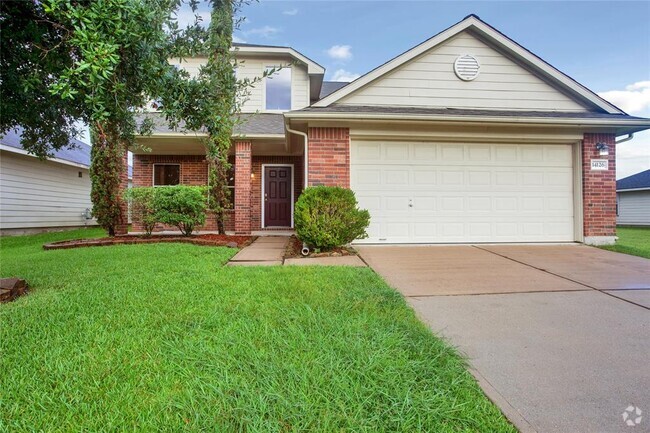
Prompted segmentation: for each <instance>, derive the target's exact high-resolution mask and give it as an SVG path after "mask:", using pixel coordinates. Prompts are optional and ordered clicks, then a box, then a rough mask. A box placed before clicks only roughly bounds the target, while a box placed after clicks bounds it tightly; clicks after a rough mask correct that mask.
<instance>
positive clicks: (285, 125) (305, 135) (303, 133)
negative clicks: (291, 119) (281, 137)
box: [284, 123, 309, 189]
mask: <svg viewBox="0 0 650 433" xmlns="http://www.w3.org/2000/svg"><path fill="white" fill-rule="evenodd" d="M284 127H285V128H286V129H287V131H288V132H289V133H291V134H298V135H302V137H303V138H304V139H305V140H304V141H305V164H304V165H305V173H304V175H303V180H302V189H305V188H307V185H309V182H308V176H309V168H308V166H309V154H308V148H309V138H308V137H307V134H306V133H305V132H302V131H296V130H295V129H291V128H289V125H288V124H287V123H285V124H284Z"/></svg>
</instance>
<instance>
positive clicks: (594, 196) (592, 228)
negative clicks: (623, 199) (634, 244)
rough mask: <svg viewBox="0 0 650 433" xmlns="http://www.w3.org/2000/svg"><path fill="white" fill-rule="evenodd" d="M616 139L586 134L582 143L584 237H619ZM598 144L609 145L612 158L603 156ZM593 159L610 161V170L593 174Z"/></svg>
mask: <svg viewBox="0 0 650 433" xmlns="http://www.w3.org/2000/svg"><path fill="white" fill-rule="evenodd" d="M615 142H616V136H615V135H614V134H591V133H589V134H584V137H583V141H582V196H583V224H584V236H585V238H586V237H593V236H616V143H615ZM596 143H606V144H607V146H608V147H609V155H608V156H601V155H600V154H599V151H598V150H596ZM592 159H607V160H608V161H609V168H608V170H606V171H604V170H603V171H592V170H591V160H592Z"/></svg>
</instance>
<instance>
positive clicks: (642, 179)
mask: <svg viewBox="0 0 650 433" xmlns="http://www.w3.org/2000/svg"><path fill="white" fill-rule="evenodd" d="M643 189H650V170H646V171H642V172H640V173H637V174H633V175H632V176H628V177H625V178H623V179H620V180H617V181H616V191H628V190H643Z"/></svg>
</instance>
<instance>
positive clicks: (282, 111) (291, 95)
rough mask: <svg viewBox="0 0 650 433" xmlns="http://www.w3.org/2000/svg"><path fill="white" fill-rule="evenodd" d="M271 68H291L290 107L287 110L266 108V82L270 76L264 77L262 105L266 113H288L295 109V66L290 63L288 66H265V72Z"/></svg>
mask: <svg viewBox="0 0 650 433" xmlns="http://www.w3.org/2000/svg"><path fill="white" fill-rule="evenodd" d="M270 68H281V69H289V70H290V71H291V83H290V84H289V94H290V95H289V98H290V101H289V108H287V109H286V110H270V109H268V108H266V82H267V81H268V79H269V77H264V79H263V80H262V107H263V110H262V111H263V112H264V113H286V112H287V111H291V110H292V109H293V100H294V97H293V68H292V67H291V66H290V65H288V66H282V65H274V66H268V65H267V66H264V71H263V72H264V73H265V72H266V70H267V69H270Z"/></svg>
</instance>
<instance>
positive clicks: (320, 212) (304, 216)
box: [294, 186, 370, 249]
mask: <svg viewBox="0 0 650 433" xmlns="http://www.w3.org/2000/svg"><path fill="white" fill-rule="evenodd" d="M294 222H295V226H296V234H297V235H298V238H299V239H300V240H301V241H303V242H306V243H307V244H309V245H311V246H314V247H316V248H321V249H328V248H333V247H338V246H342V245H345V244H348V243H350V242H352V241H353V240H355V239H363V238H366V237H368V235H367V233H366V228H368V225H369V224H370V213H368V211H367V210H361V209H359V208H358V206H357V199H356V198H355V196H354V192H352V191H351V190H349V189H347V188H340V187H333V186H316V187H311V188H307V189H305V190H304V191H303V193H302V194H301V195H300V198H299V199H298V202H297V203H296V206H295V211H294Z"/></svg>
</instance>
